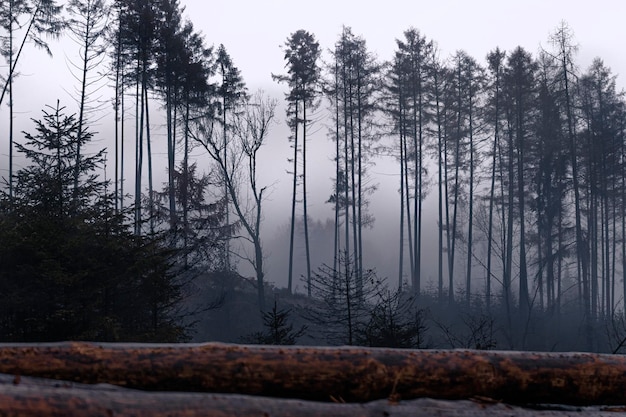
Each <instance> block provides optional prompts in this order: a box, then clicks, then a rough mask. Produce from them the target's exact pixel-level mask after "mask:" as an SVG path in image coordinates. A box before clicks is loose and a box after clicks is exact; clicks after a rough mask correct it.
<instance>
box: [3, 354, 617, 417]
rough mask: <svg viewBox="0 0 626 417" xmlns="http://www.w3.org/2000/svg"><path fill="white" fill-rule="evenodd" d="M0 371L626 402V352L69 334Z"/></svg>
mask: <svg viewBox="0 0 626 417" xmlns="http://www.w3.org/2000/svg"><path fill="white" fill-rule="evenodd" d="M0 373H6V374H12V375H21V376H36V377H42V378H51V379H58V380H67V381H73V382H82V383H88V384H95V383H108V384H114V385H117V386H122V387H128V388H139V389H144V390H157V391H196V392H212V393H237V394H247V395H262V396H269V397H283V398H299V399H305V400H317V401H330V400H332V399H337V400H340V401H347V402H368V401H372V400H377V399H385V398H392V399H402V400H407V399H415V398H422V397H430V398H438V399H448V400H461V399H469V398H473V397H489V398H494V399H496V400H501V401H504V402H507V403H515V404H537V403H558V404H572V405H593V404H605V405H614V404H626V390H625V389H624V387H626V358H625V357H623V356H617V355H598V354H590V353H528V352H493V351H467V350H439V351H437V350H431V351H424V350H398V349H368V348H353V347H342V348H320V347H278V346H274V347H262V346H240V345H224V344H214V343H213V344H201V345H142V344H93V343H78V342H69V343H58V344H22V345H0Z"/></svg>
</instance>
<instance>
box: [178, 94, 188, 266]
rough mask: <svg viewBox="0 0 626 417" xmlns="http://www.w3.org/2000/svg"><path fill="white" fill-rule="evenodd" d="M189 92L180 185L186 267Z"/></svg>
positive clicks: (185, 262)
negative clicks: (181, 181)
mask: <svg viewBox="0 0 626 417" xmlns="http://www.w3.org/2000/svg"><path fill="white" fill-rule="evenodd" d="M189 101H190V98H189V92H187V97H185V135H184V140H185V143H184V146H183V147H184V150H183V183H182V186H181V187H180V192H181V200H182V201H181V206H182V210H183V247H184V248H185V258H184V267H185V269H187V267H188V254H189V248H188V241H189V205H188V202H189V118H190V114H189V113H190V110H191V109H190V104H189Z"/></svg>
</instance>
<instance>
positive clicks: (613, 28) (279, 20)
mask: <svg viewBox="0 0 626 417" xmlns="http://www.w3.org/2000/svg"><path fill="white" fill-rule="evenodd" d="M181 4H183V5H185V6H186V13H185V15H186V17H187V18H189V19H190V20H191V21H192V22H193V24H194V26H195V27H196V29H197V30H199V31H201V32H202V33H203V34H204V37H205V40H206V43H207V44H208V45H211V44H212V45H215V46H217V45H219V44H220V43H223V44H224V45H225V46H226V48H227V50H228V51H229V53H230V55H231V57H232V58H233V60H234V63H235V65H237V66H238V67H239V68H240V69H241V71H242V74H243V76H244V78H245V80H246V82H247V84H248V88H249V89H250V90H251V91H255V90H256V89H258V88H263V89H265V90H266V91H267V92H268V93H269V94H270V95H272V96H274V97H275V98H277V99H279V100H281V102H282V99H283V94H282V93H283V92H284V91H285V86H284V85H280V86H279V85H277V84H276V83H275V82H273V81H272V79H271V74H272V73H275V74H278V73H283V72H284V61H283V52H282V50H281V46H282V45H283V44H284V42H285V40H286V39H287V37H288V36H289V35H290V34H291V33H293V32H295V31H296V30H298V29H306V30H308V31H309V32H312V33H313V34H314V35H315V36H316V38H317V40H318V41H319V43H320V45H321V47H322V48H323V50H324V51H325V52H324V55H323V58H325V59H327V58H328V54H327V53H326V51H327V50H328V49H329V48H332V47H333V45H334V43H335V42H336V41H337V39H338V36H339V34H340V32H341V28H342V25H346V26H350V27H352V30H353V33H354V34H356V35H362V36H363V37H364V38H365V40H366V42H367V45H368V48H369V49H370V51H372V52H373V53H374V54H376V55H377V56H378V58H379V59H381V60H388V59H390V58H391V57H392V54H393V51H394V49H395V39H396V38H400V37H402V34H403V32H404V31H405V30H406V29H408V28H409V27H415V28H416V29H418V30H419V31H420V32H421V33H422V34H424V35H425V36H426V37H427V38H428V39H432V40H434V41H435V42H436V43H437V45H438V47H439V51H440V57H441V58H442V59H445V58H447V57H448V56H450V55H451V54H453V53H454V52H455V51H457V50H460V49H463V50H465V51H467V52H468V53H469V54H470V55H471V56H473V57H475V58H476V59H477V60H478V61H479V62H481V63H484V57H485V55H486V54H487V53H488V52H489V51H490V50H492V49H494V48H495V47H500V48H501V49H504V50H512V49H513V48H515V47H516V46H518V45H520V46H523V47H524V48H526V49H527V50H528V51H530V52H532V53H533V54H534V53H536V52H537V51H538V50H539V48H540V47H541V46H544V47H546V48H549V44H548V37H549V35H550V34H551V33H552V32H553V31H554V29H555V28H556V27H557V26H558V25H559V23H560V22H561V21H562V20H564V21H566V22H567V23H568V24H569V26H570V28H571V29H572V30H573V32H574V34H575V37H576V42H577V43H578V44H579V46H580V50H579V55H578V58H577V62H578V64H579V65H580V70H581V71H584V70H586V68H587V66H588V65H589V64H590V63H591V61H592V59H593V58H594V57H596V56H599V57H601V58H602V59H603V60H604V61H605V63H606V65H607V66H609V67H610V68H611V69H612V70H613V73H614V74H616V75H618V80H617V85H618V88H624V87H625V86H626V81H625V77H626V54H625V52H626V47H625V46H624V40H625V39H626V25H624V19H626V1H622V0H596V1H592V2H590V1H580V0H576V1H566V0H552V1H551V0H543V1H540V0H531V1H515V2H513V1H505V0H493V1H491V0H471V1H468V0H457V1H454V0H436V1H432V2H425V1H420V2H417V1H413V2H410V1H399V0H386V1H376V2H375V1H371V0H365V1H363V0H361V1H353V0H350V1H344V0H333V1H329V0H318V1H315V2H311V3H306V2H300V1H293V0H271V1H269V0H229V1H218V2H213V1H207V0H181ZM51 49H52V52H53V53H54V58H53V59H50V58H48V57H46V56H45V54H44V53H43V52H41V51H35V50H33V48H32V46H30V47H29V49H28V50H26V51H25V52H24V56H23V58H21V59H22V61H21V65H20V66H19V70H20V73H21V76H20V77H19V78H18V79H17V80H16V85H15V94H16V95H17V98H16V100H15V106H16V116H15V117H16V126H17V127H16V131H17V132H19V131H21V130H32V123H30V122H29V119H30V118H31V117H33V118H39V117H40V116H41V112H40V110H41V109H42V108H43V107H44V105H46V104H54V103H55V102H56V100H57V99H60V100H61V103H62V104H66V105H67V106H68V107H69V108H70V109H72V106H74V102H73V101H72V99H71V98H70V97H71V94H73V91H74V90H73V89H74V86H75V85H76V82H75V80H73V79H72V78H71V77H70V76H68V66H69V64H68V59H72V58H73V57H75V56H76V53H77V49H76V45H75V44H72V43H71V42H70V41H68V40H67V39H64V40H62V41H60V42H52V43H51ZM0 71H2V72H3V73H4V72H6V66H5V65H4V62H3V63H2V66H1V67H0ZM103 94H104V95H106V94H109V93H103ZM103 109H104V113H105V115H104V116H103V119H102V120H101V121H98V122H96V128H95V130H97V131H99V132H100V134H99V135H98V136H96V139H97V140H98V141H99V142H98V145H99V146H101V147H104V146H108V147H110V148H112V146H113V145H112V142H111V140H110V139H109V138H110V137H111V136H112V135H111V134H110V132H109V130H110V129H111V125H112V114H111V112H112V110H111V106H110V105H107V106H105V107H104V108H103ZM323 110H324V109H321V111H323ZM72 111H73V109H72ZM107 112H108V113H109V114H108V115H107V114H106V113H107ZM7 116H8V112H7V110H6V103H4V104H3V106H2V109H0V147H1V149H0V175H2V176H5V175H6V172H7V153H8V141H7V139H6V132H7V129H8V128H7V126H8V120H7ZM284 119H285V116H284V110H283V108H282V107H281V108H280V109H279V110H278V113H277V120H278V121H279V122H280V123H281V124H278V125H276V126H275V129H274V132H273V134H272V135H271V140H270V143H268V146H267V149H266V150H265V153H264V154H263V155H262V157H263V158H264V161H263V167H264V169H263V173H262V175H263V180H264V181H265V183H266V184H271V185H272V193H271V194H270V196H269V197H270V200H269V201H268V203H267V205H266V206H265V213H266V220H267V222H266V226H265V229H264V240H265V241H271V240H272V238H273V236H274V234H275V233H276V228H277V227H278V226H280V225H283V224H286V223H287V222H288V220H289V219H288V213H289V211H288V202H289V198H290V194H289V192H290V191H289V184H290V176H289V175H288V174H287V169H288V168H289V166H288V162H287V157H288V155H289V154H290V149H289V145H288V142H287V137H288V134H289V133H288V131H287V130H286V127H285V124H284ZM158 123H159V122H158V121H157V120H155V124H158ZM20 137H21V135H18V139H19V138H20ZM157 138H158V135H157ZM129 142H130V141H129ZM332 148H333V145H332V144H331V143H330V141H328V140H327V139H326V129H325V127H324V126H323V122H320V124H319V125H318V128H317V133H316V134H315V135H314V136H313V137H312V138H311V145H310V147H309V149H313V151H314V154H313V155H311V157H312V159H311V163H310V167H312V168H311V169H312V171H311V172H312V174H311V175H312V176H313V177H315V178H314V181H315V183H314V184H312V185H313V186H312V187H311V191H310V193H311V195H310V197H309V202H310V210H311V213H312V214H313V216H315V217H317V218H321V219H323V218H326V217H331V216H332V211H331V208H330V207H329V206H328V205H327V204H324V201H325V200H326V199H327V198H328V195H329V194H330V190H331V181H330V179H329V177H330V174H328V172H332V170H333V163H332V162H331V161H330V158H331V157H332ZM130 149H132V144H129V150H130ZM195 155H196V157H197V158H199V160H200V161H202V160H204V161H205V162H206V159H203V158H205V157H203V156H202V154H201V152H200V151H199V150H198V151H196V154H195ZM160 157H161V158H162V160H163V161H164V160H165V155H164V154H162V155H161V156H160ZM156 158H157V159H158V158H159V155H156ZM161 166H164V163H163V164H162V165H161ZM161 171H163V170H161ZM396 171H397V169H396V167H395V166H394V164H393V163H391V161H390V160H388V161H384V160H383V161H378V163H377V165H376V167H374V168H373V170H372V175H373V176H374V177H375V178H376V181H377V182H379V183H380V184H381V187H380V189H379V191H378V192H377V194H376V195H375V196H374V197H373V203H372V207H371V210H372V212H373V213H374V214H375V216H376V217H377V222H378V223H377V224H378V225H379V228H378V229H377V231H376V230H375V231H374V234H375V235H376V236H375V238H376V239H375V240H376V243H375V244H374V246H375V247H376V246H378V247H379V248H381V250H375V251H376V252H377V253H378V255H381V256H380V257H382V258H384V257H387V258H388V259H387V261H388V262H389V263H390V265H395V264H394V262H395V259H396V256H397V249H396V250H395V251H391V250H388V249H389V248H397V246H398V243H397V241H396V240H397V239H396V237H395V235H394V233H388V234H384V235H383V234H382V233H380V231H381V230H396V229H397V226H396V225H397V222H398V220H397V219H398V214H397V210H396V208H395V205H394V204H395V203H393V204H391V203H390V201H392V202H395V201H396V200H397V198H398V197H397V195H398V194H397V186H396V178H395V177H396V176H397V172H396ZM131 173H132V167H130V166H129V167H128V176H129V177H130V175H131ZM109 175H110V174H109ZM127 187H128V189H131V187H132V184H131V183H130V182H129V183H127ZM390 206H391V207H393V209H392V212H389V210H388V207H390ZM426 216H427V218H428V213H427V214H426ZM434 216H435V213H434V211H433V213H431V214H430V219H434ZM433 223H434V221H433V222H431V225H432V226H433V230H434V224H433ZM380 226H383V227H380ZM372 237H373V236H372ZM425 242H426V243H427V240H425ZM426 246H428V245H426ZM432 246H435V245H432ZM384 248H387V250H382V249H384ZM274 250H276V249H274ZM426 250H428V248H426ZM432 250H433V254H434V253H435V252H434V251H435V248H434V247H433V248H432ZM270 256H271V254H270ZM377 262H382V261H381V260H377ZM374 266H375V265H374ZM268 268H269V269H272V268H278V267H277V266H275V265H272V264H271V263H269V264H268ZM379 268H380V265H379ZM381 269H383V268H381ZM269 272H270V280H271V281H282V279H278V280H275V279H272V277H271V275H272V274H271V272H272V271H269ZM274 272H275V271H274ZM383 274H385V275H387V274H388V275H390V276H393V267H391V266H390V267H389V268H388V269H387V270H384V272H383ZM274 275H276V274H274ZM278 275H280V274H278ZM279 283H280V282H279Z"/></svg>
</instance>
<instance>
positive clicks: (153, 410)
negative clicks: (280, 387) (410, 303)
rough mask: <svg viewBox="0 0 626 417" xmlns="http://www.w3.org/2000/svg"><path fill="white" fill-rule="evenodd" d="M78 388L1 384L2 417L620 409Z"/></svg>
mask: <svg viewBox="0 0 626 417" xmlns="http://www.w3.org/2000/svg"><path fill="white" fill-rule="evenodd" d="M98 388H99V389H93V388H92V387H86V386H82V385H81V386H76V385H71V384H70V385H65V384H62V385H58V386H43V385H42V386H29V385H27V384H22V383H19V384H11V383H8V384H6V383H3V384H0V402H2V405H3V407H2V415H19V416H58V415H64V416H76V417H80V416H103V417H109V416H118V417H119V416H136V417H141V416H154V417H159V416H169V417H173V416H186V417H193V416H216V417H217V416H220V417H221V416H259V415H264V416H270V415H271V416H274V417H288V416H299V417H313V416H337V417H344V416H345V417H348V416H364V417H369V416H372V417H374V416H395V417H404V416H407V417H408V416H413V417H422V416H432V415H454V416H483V415H490V416H507V417H517V416H545V417H548V416H572V415H578V416H599V417H603V416H611V417H614V416H620V415H622V416H623V415H626V413H625V412H624V408H617V407H593V408H591V407H588V408H571V407H563V406H553V407H545V408H541V407H540V408H538V409H537V408H533V409H529V408H521V407H514V406H509V405H506V404H503V403H499V402H495V401H491V400H490V399H487V398H480V399H474V400H472V401H467V400H465V401H441V400H432V399H427V398H424V399H419V400H412V401H404V402H396V401H391V400H389V401H388V400H378V401H374V402H370V403H365V404H344V403H319V402H309V401H300V400H288V399H270V398H264V397H251V396H243V395H223V394H221V395H220V394H201V393H170V392H168V393H151V392H142V391H133V390H128V389H115V388H110V387H98Z"/></svg>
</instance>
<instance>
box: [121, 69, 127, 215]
mask: <svg viewBox="0 0 626 417" xmlns="http://www.w3.org/2000/svg"><path fill="white" fill-rule="evenodd" d="M120 107H121V109H120V110H121V117H120V124H121V127H120V148H121V151H120V212H123V211H124V197H125V196H124V157H125V156H126V152H125V150H124V145H125V144H124V142H125V141H124V133H125V132H124V125H125V123H124V118H125V110H126V107H125V106H124V74H122V88H121V91H120Z"/></svg>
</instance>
